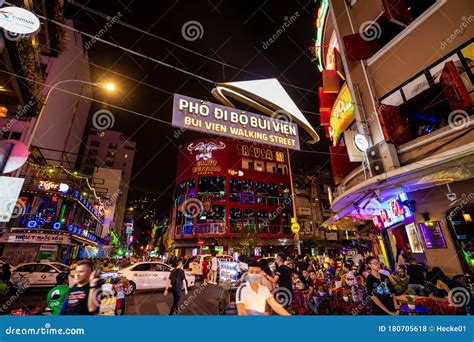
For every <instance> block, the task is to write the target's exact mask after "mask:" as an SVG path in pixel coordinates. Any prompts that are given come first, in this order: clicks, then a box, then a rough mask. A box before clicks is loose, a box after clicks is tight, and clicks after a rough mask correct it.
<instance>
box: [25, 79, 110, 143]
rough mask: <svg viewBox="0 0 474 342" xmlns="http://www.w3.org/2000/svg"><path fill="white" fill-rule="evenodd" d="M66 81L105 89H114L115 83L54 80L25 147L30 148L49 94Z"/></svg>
mask: <svg viewBox="0 0 474 342" xmlns="http://www.w3.org/2000/svg"><path fill="white" fill-rule="evenodd" d="M68 82H77V83H81V84H87V85H91V86H94V87H99V88H103V89H105V90H107V91H115V85H113V84H112V83H98V82H88V81H84V80H72V79H71V80H62V81H59V82H56V83H55V84H53V86H51V87H50V88H49V90H48V92H47V93H46V97H45V99H44V103H43V107H41V110H40V112H39V114H38V117H37V118H36V121H35V124H34V126H33V129H32V130H31V133H30V136H29V137H28V141H27V143H26V147H27V148H30V146H31V143H32V141H33V137H34V135H35V133H36V130H37V129H38V125H39V122H40V120H41V118H42V116H43V112H44V110H45V108H46V104H47V103H48V100H49V96H50V95H51V93H52V92H53V90H54V89H56V88H57V87H58V86H60V85H61V84H64V83H68ZM76 95H79V94H76Z"/></svg>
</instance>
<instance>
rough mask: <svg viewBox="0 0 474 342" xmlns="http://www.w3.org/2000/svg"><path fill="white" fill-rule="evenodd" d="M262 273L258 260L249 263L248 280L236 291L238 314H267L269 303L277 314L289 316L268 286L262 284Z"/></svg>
mask: <svg viewBox="0 0 474 342" xmlns="http://www.w3.org/2000/svg"><path fill="white" fill-rule="evenodd" d="M261 273H262V268H261V267H260V265H259V264H258V263H257V262H251V263H249V268H248V272H247V279H248V281H247V282H246V283H244V284H243V285H241V286H240V287H239V288H238V289H237V293H236V304H237V313H238V315H239V316H247V315H252V316H260V315H265V314H266V312H265V309H266V304H268V305H269V306H270V307H271V308H272V310H273V311H275V312H276V313H277V314H279V315H282V316H289V315H290V314H289V313H288V311H286V310H285V308H284V307H283V306H281V304H280V303H278V302H277V301H276V300H275V298H274V297H273V295H272V293H271V292H270V290H269V289H268V287H266V286H265V285H262V284H261V276H262V275H261Z"/></svg>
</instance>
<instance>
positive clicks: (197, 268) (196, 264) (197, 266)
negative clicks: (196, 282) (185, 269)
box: [189, 254, 249, 276]
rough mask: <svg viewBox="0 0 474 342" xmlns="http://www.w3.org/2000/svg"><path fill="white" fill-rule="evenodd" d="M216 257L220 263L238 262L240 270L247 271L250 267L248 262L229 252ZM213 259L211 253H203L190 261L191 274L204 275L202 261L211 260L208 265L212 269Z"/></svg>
mask: <svg viewBox="0 0 474 342" xmlns="http://www.w3.org/2000/svg"><path fill="white" fill-rule="evenodd" d="M216 257H217V260H218V263H220V262H221V261H233V262H236V263H237V265H238V267H239V270H240V271H241V272H245V271H247V270H248V268H249V265H248V264H246V263H245V262H241V261H238V260H236V259H235V258H234V257H233V256H230V255H227V254H217V255H216ZM211 259H212V255H211V254H201V255H198V256H196V259H195V261H193V262H191V263H189V269H190V271H191V274H194V275H200V276H202V263H203V261H204V260H207V261H208V262H209V264H208V266H207V267H208V269H209V270H210V269H211Z"/></svg>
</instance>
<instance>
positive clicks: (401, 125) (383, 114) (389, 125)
mask: <svg viewBox="0 0 474 342" xmlns="http://www.w3.org/2000/svg"><path fill="white" fill-rule="evenodd" d="M377 112H378V116H379V120H380V124H381V125H382V129H383V134H384V136H385V140H386V141H388V142H392V143H394V144H397V145H401V144H405V143H407V142H409V141H411V140H413V137H412V135H411V132H410V129H409V127H408V122H407V120H405V119H404V118H403V117H402V115H401V114H400V111H399V110H398V107H397V106H390V105H386V104H380V103H379V104H378V105H377Z"/></svg>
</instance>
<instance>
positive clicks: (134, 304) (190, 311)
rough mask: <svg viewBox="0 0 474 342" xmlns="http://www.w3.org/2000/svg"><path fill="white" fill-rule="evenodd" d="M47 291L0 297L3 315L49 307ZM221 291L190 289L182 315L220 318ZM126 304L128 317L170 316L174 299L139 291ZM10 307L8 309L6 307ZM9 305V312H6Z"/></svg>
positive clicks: (209, 287) (207, 287)
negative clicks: (34, 307)
mask: <svg viewBox="0 0 474 342" xmlns="http://www.w3.org/2000/svg"><path fill="white" fill-rule="evenodd" d="M47 293H48V291H47V290H39V289H34V290H29V291H27V292H25V293H22V294H21V295H20V296H19V297H18V298H15V294H14V293H13V294H12V295H10V296H8V297H5V296H2V297H0V314H2V315H5V314H9V313H10V312H11V311H12V310H15V309H19V308H22V307H24V306H27V305H35V306H41V307H44V306H46V294H47ZM220 293H221V290H220V288H219V287H217V286H214V285H202V284H201V283H197V284H196V286H194V287H193V288H191V289H190V291H189V293H188V295H187V296H183V297H182V299H181V305H180V308H179V309H180V315H217V314H218V303H219V296H220ZM125 301H126V315H168V313H169V311H170V308H171V305H172V302H173V297H172V295H171V294H169V295H168V296H166V297H165V296H164V295H163V290H155V291H136V292H135V294H133V295H132V296H128V297H126V299H125ZM7 304H9V305H7ZM3 305H6V308H5V309H4V308H3Z"/></svg>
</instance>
